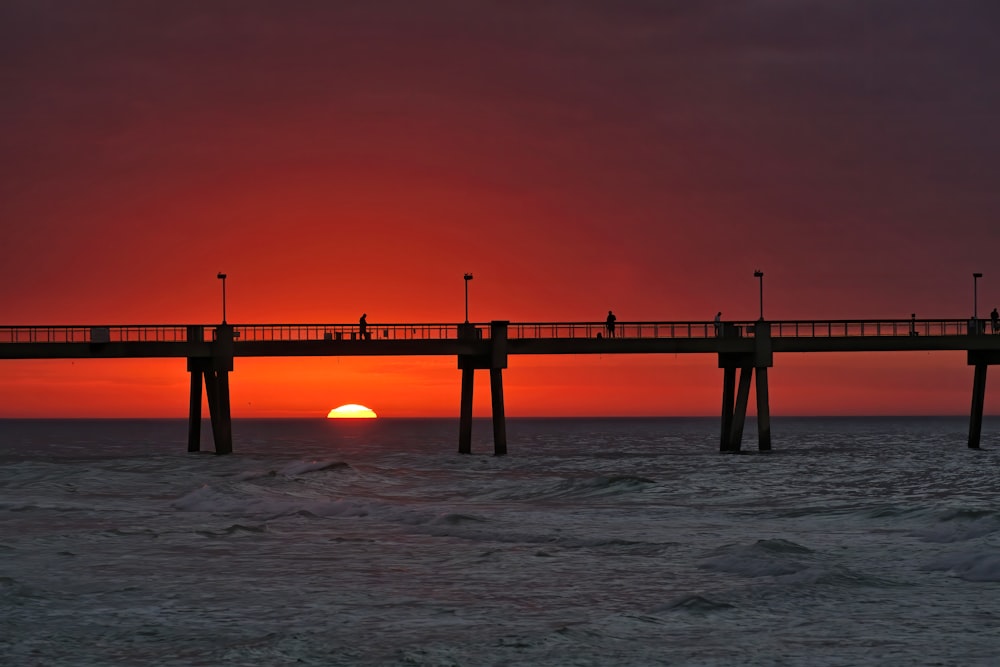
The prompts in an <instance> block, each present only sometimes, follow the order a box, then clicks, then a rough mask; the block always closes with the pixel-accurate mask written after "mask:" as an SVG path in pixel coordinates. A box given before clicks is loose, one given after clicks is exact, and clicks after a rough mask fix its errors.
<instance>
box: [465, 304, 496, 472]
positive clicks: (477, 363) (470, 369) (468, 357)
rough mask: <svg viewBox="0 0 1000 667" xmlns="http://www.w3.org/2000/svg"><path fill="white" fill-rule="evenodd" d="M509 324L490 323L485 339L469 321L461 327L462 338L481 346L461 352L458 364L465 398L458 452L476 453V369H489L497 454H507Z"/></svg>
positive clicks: (494, 442)
mask: <svg viewBox="0 0 1000 667" xmlns="http://www.w3.org/2000/svg"><path fill="white" fill-rule="evenodd" d="M507 324H508V322H507V321H505V320H494V321H492V322H490V338H489V340H487V341H483V340H482V338H481V335H480V334H481V333H482V332H481V331H479V329H477V328H476V326H475V325H474V324H469V323H468V322H466V323H465V324H463V325H460V326H459V327H458V337H459V339H461V340H466V341H470V342H473V344H474V345H475V346H476V347H477V348H479V350H478V352H477V353H474V354H461V355H459V357H458V367H459V369H461V371H462V399H461V412H460V415H459V424H458V453H459V454H471V453H472V390H473V386H474V384H475V383H474V381H473V374H474V373H475V371H476V370H489V372H490V397H491V400H492V407H493V453H494V455H496V456H504V455H505V454H506V453H507V420H506V417H505V415H504V407H503V369H504V368H507Z"/></svg>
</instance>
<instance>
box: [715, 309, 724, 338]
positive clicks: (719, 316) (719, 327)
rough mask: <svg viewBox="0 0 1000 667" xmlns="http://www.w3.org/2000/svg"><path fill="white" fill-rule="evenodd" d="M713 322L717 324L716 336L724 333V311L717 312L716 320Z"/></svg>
mask: <svg viewBox="0 0 1000 667" xmlns="http://www.w3.org/2000/svg"><path fill="white" fill-rule="evenodd" d="M713 323H714V324H715V335H716V337H718V336H721V335H722V311H721V310H720V311H719V312H717V313H716V314H715V320H714V322H713Z"/></svg>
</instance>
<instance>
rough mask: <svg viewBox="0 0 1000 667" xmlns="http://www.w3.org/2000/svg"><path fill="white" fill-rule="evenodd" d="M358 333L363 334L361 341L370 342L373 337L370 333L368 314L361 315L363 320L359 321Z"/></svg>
mask: <svg viewBox="0 0 1000 667" xmlns="http://www.w3.org/2000/svg"><path fill="white" fill-rule="evenodd" d="M358 333H359V334H361V340H368V339H369V337H370V336H371V334H369V333H368V313H362V314H361V319H360V320H358Z"/></svg>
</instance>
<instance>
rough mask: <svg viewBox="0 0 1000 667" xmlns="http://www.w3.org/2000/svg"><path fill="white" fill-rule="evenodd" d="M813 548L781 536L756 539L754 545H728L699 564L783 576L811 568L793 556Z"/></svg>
mask: <svg viewBox="0 0 1000 667" xmlns="http://www.w3.org/2000/svg"><path fill="white" fill-rule="evenodd" d="M811 553H812V551H811V550H810V549H808V548H806V547H804V546H802V545H800V544H796V543H794V542H789V541H788V540H782V539H771V540H757V541H756V542H754V543H753V544H749V545H745V544H736V545H728V546H725V547H722V548H721V549H719V550H717V553H716V554H715V555H712V556H709V557H708V558H705V559H703V560H702V561H701V562H700V563H699V564H698V567H700V568H701V569H704V570H714V571H716V572H728V573H730V574H738V575H742V576H745V577H782V576H788V575H793V574H796V573H799V572H802V571H804V570H807V569H809V568H810V567H812V565H811V564H809V563H806V562H803V561H802V560H799V559H797V558H793V557H792V556H793V555H794V556H807V555H809V554H811Z"/></svg>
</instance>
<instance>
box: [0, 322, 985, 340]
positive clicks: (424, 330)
mask: <svg viewBox="0 0 1000 667" xmlns="http://www.w3.org/2000/svg"><path fill="white" fill-rule="evenodd" d="M767 324H768V325H769V326H770V331H771V336H772V337H774V338H836V337H869V336H877V337H891V336H965V335H975V334H987V333H995V332H993V330H992V326H991V323H990V322H989V321H988V320H975V321H973V320H969V319H960V320H959V319H912V318H911V319H899V320H777V321H770V322H767ZM217 326H218V325H187V324H149V325H108V326H52V325H25V326H0V344H3V343H119V342H129V343H132V342H135V343H145V342H190V341H193V340H206V341H210V340H213V339H214V338H215V329H216V327H217ZM232 326H233V330H234V336H235V338H236V340H237V342H239V341H306V340H315V341H321V340H330V341H335V340H448V339H456V338H458V337H459V336H460V334H461V335H468V333H467V331H466V327H469V328H470V329H473V330H475V332H476V334H475V335H476V337H477V338H484V339H488V338H490V337H491V336H492V331H491V325H490V323H473V324H466V325H463V324H455V323H422V324H413V323H377V322H375V323H371V324H369V325H368V326H367V328H366V331H365V332H364V334H362V332H361V330H360V327H359V326H358V325H357V324H353V323H352V324H236V325H232ZM756 326H757V322H755V321H752V320H746V321H725V322H723V323H722V324H721V325H716V323H714V322H711V321H691V322H622V321H619V322H617V323H616V325H615V331H614V336H615V337H616V338H630V339H675V338H685V339H690V338H715V337H719V336H723V337H753V336H754V335H755V333H756ZM610 335H611V332H610V331H608V329H607V328H606V325H605V323H604V322H510V323H508V325H507V336H508V337H509V338H516V339H574V338H575V339H591V338H598V337H605V338H606V337H609V336H610Z"/></svg>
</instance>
